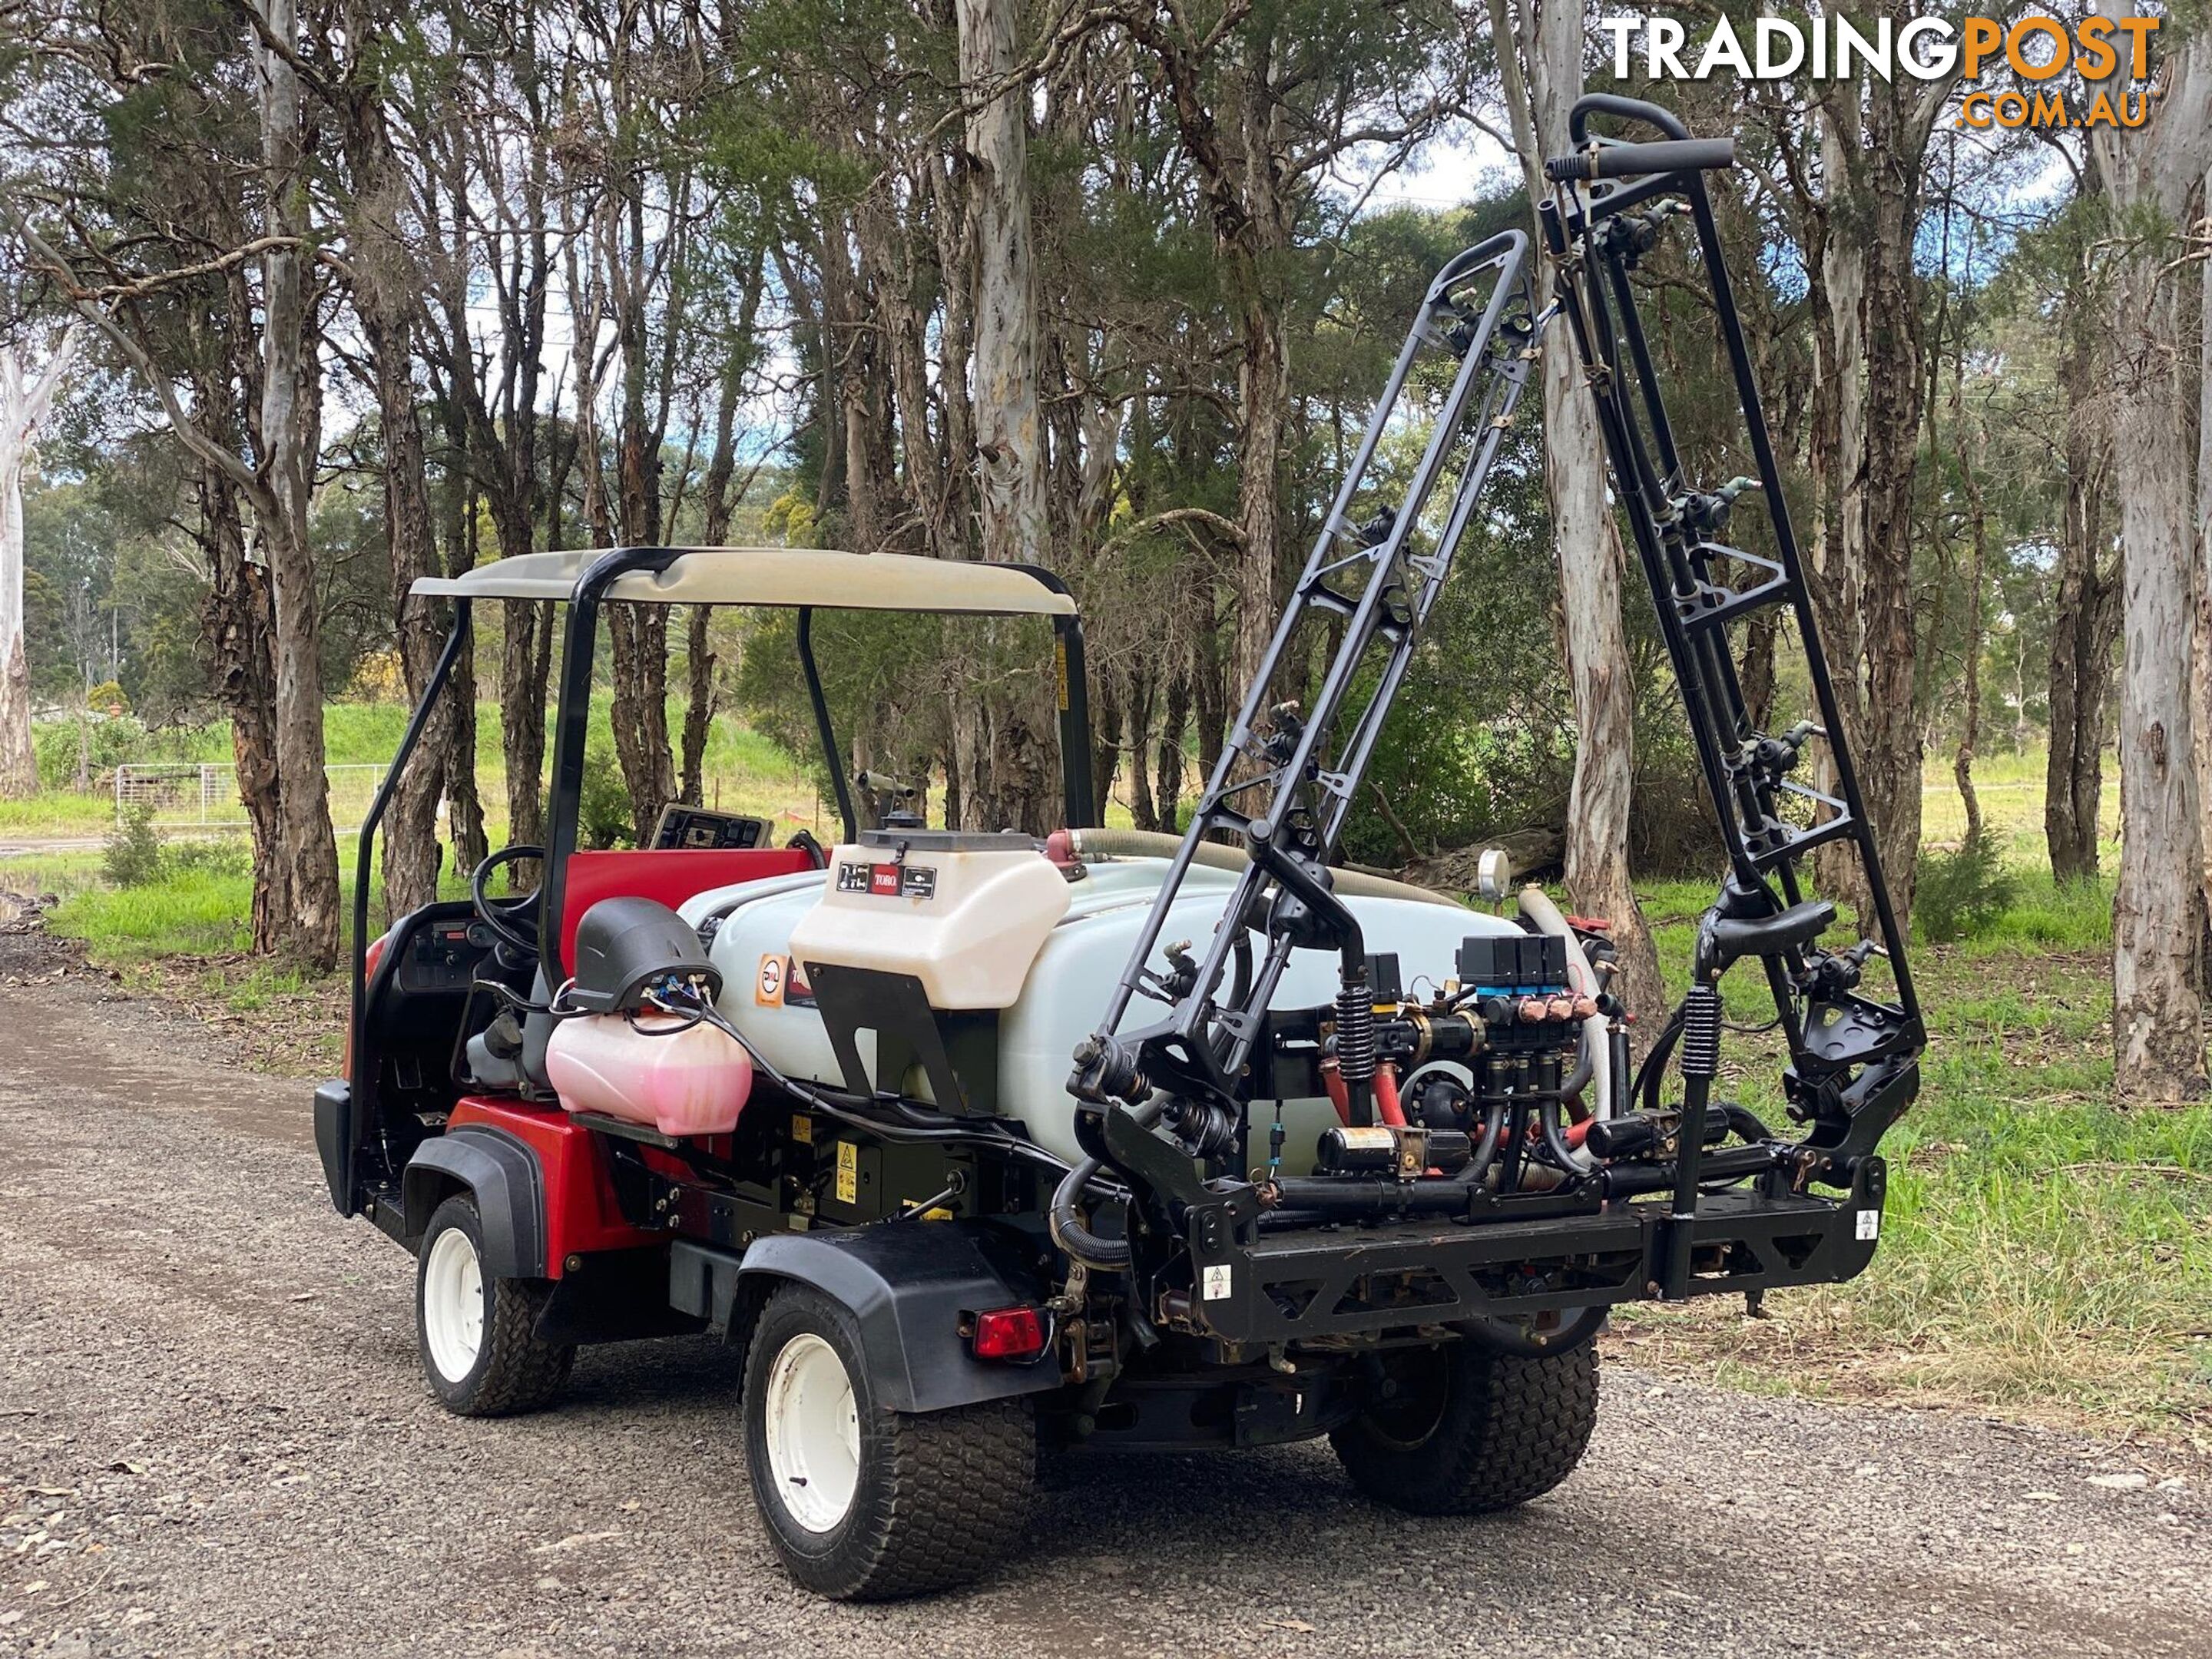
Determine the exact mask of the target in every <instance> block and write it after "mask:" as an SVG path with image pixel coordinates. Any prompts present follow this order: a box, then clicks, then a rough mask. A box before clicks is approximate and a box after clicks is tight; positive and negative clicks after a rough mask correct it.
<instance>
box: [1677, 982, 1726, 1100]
mask: <svg viewBox="0 0 2212 1659" xmlns="http://www.w3.org/2000/svg"><path fill="white" fill-rule="evenodd" d="M1720 1071H1721V998H1720V993H1719V992H1718V991H1717V990H1715V989H1714V988H1713V987H1711V986H1710V985H1703V984H1700V985H1692V987H1690V994H1689V995H1688V996H1687V997H1686V998H1685V999H1684V1000H1683V1004H1682V1075H1683V1076H1684V1077H1706V1078H1710V1077H1718V1076H1719V1075H1720Z"/></svg>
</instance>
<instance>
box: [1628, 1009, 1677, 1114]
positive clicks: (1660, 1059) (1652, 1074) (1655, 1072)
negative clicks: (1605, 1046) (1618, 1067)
mask: <svg viewBox="0 0 2212 1659" xmlns="http://www.w3.org/2000/svg"><path fill="white" fill-rule="evenodd" d="M1681 1035H1682V1010H1681V1007H1680V1005H1677V1006H1676V1007H1675V1009H1674V1012H1673V1013H1671V1014H1669V1015H1668V1017H1667V1023H1666V1024H1664V1025H1662V1026H1661V1027H1660V1028H1659V1035H1658V1036H1656V1037H1655V1038H1653V1039H1652V1042H1651V1046H1650V1048H1647V1049H1645V1050H1644V1063H1643V1064H1642V1065H1641V1066H1638V1067H1637V1068H1636V1081H1635V1082H1634V1083H1633V1084H1632V1085H1630V1088H1629V1091H1628V1092H1629V1094H1630V1095H1631V1096H1632V1097H1634V1098H1635V1099H1636V1100H1637V1101H1638V1103H1639V1104H1640V1105H1641V1106H1642V1108H1643V1109H1644V1110H1645V1111H1647V1112H1656V1111H1657V1110H1658V1109H1659V1091H1660V1089H1661V1087H1662V1085H1664V1083H1665V1080H1666V1076H1667V1060H1668V1056H1669V1055H1671V1054H1673V1053H1674V1043H1675V1041H1676V1039H1677V1038H1679V1037H1680V1036H1681Z"/></svg>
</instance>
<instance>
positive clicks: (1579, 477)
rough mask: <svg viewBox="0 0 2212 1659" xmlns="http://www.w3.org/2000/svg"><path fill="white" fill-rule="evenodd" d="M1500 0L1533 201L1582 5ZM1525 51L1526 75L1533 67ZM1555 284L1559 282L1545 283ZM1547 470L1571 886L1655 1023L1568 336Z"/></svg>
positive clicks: (1630, 716) (1622, 641)
mask: <svg viewBox="0 0 2212 1659" xmlns="http://www.w3.org/2000/svg"><path fill="white" fill-rule="evenodd" d="M1508 3H1509V0H1491V15H1492V27H1493V28H1494V29H1495V30H1496V33H1497V38H1498V40H1499V41H1500V42H1501V43H1504V42H1506V41H1509V40H1510V41H1513V42H1515V43H1516V51H1514V52H1504V51H1501V58H1502V59H1503V60H1504V64H1505V75H1506V97H1507V100H1508V103H1509V104H1510V107H1511V112H1512V117H1513V128H1514V138H1515V143H1516V148H1517V149H1519V150H1520V152H1521V161H1522V173H1523V175H1524V176H1525V178H1526V179H1528V191H1529V197H1530V199H1531V200H1536V199H1541V197H1542V195H1543V183H1542V179H1543V162H1544V157H1545V156H1547V155H1565V153H1566V152H1567V151H1568V150H1569V149H1571V148H1572V145H1571V143H1570V142H1569V140H1568V137H1567V114H1568V112H1569V110H1570V109H1571V108H1572V106H1573V105H1574V101H1575V100H1576V99H1577V98H1578V97H1580V96H1581V95H1582V90H1583V75H1582V52H1583V13H1582V10H1581V9H1580V8H1579V7H1571V6H1568V5H1566V4H1565V3H1562V0H1517V3H1515V4H1514V15H1513V18H1512V21H1511V22H1510V24H1509V23H1508V21H1507V19H1506V16H1505V13H1506V9H1507V6H1508ZM1523 64H1525V66H1526V76H1525V81H1524V76H1523V74H1522V66H1523ZM1547 285H1548V284H1547ZM1543 362H1544V483H1545V491H1546V494H1547V496H1548V498H1549V500H1550V502H1551V513H1552V536H1553V545H1554V546H1555V547H1556V548H1557V549H1558V552H1559V591H1560V598H1561V599H1562V601H1563V608H1564V611H1565V629H1564V632H1565V642H1566V651H1567V669H1568V674H1569V676H1570V678H1571V680H1572V682H1573V685H1574V700H1575V727H1576V749H1575V775H1574V782H1573V785H1572V787H1571V792H1570V793H1569V796H1568V801H1567V846H1566V860H1565V862H1566V878H1567V890H1568V892H1569V894H1570V895H1571V896H1572V897H1573V900H1574V903H1575V908H1577V910H1579V911H1582V912H1583V913H1584V914H1586V915H1599V916H1603V917H1604V918H1606V920H1607V921H1609V922H1610V923H1611V924H1612V937H1613V945H1614V947H1615V949H1616V950H1617V951H1618V952H1619V953H1620V981H1621V988H1620V994H1621V996H1622V998H1623V1000H1625V1001H1626V1003H1627V1004H1628V1006H1629V1010H1630V1012H1632V1013H1633V1014H1634V1015H1635V1016H1636V1017H1637V1018H1638V1019H1642V1020H1646V1021H1649V1022H1650V1023H1651V1024H1652V1025H1653V1027H1654V1029H1656V1024H1657V1021H1658V1019H1659V1018H1662V1015H1663V1010H1664V1007H1665V1004H1666V989H1665V987H1664V985H1663V983H1662V981H1661V979H1660V976H1659V957H1658V952H1657V951H1656V949H1655V948H1654V947H1653V945H1652V943H1651V935H1650V930H1649V929H1648V928H1647V927H1645V926H1644V913H1643V910H1642V908H1640V907H1639V906H1638V903H1637V901H1636V890H1635V888H1634V886H1633V884H1632V883H1631V881H1630V879H1629V872H1628V821H1629V811H1630V792H1631V788H1632V782H1633V780H1634V778H1635V773H1636V757H1635V719H1636V697H1635V688H1634V687H1633V686H1632V684H1630V679H1629V663H1628V642H1627V637H1626V632H1625V630H1624V629H1623V626H1622V623H1621V614H1620V577H1621V569H1622V567H1623V565H1624V563H1625V562H1626V555H1625V554H1624V552H1623V550H1622V548H1621V544H1620V528H1619V526H1617V525H1616V524H1615V523H1614V521H1613V514H1612V513H1611V512H1610V511H1608V510H1607V505H1606V485H1605V473H1604V453H1605V452H1604V449H1603V447H1602V446H1601V443H1600V442H1599V438H1598V431H1597V417H1596V410H1595V406H1594V405H1593V404H1592V403H1591V402H1590V400H1589V398H1588V397H1586V396H1585V395H1584V394H1583V391H1582V389H1581V379H1582V376H1581V372H1580V370H1579V368H1578V367H1577V364H1576V362H1575V358H1574V355H1573V352H1572V351H1571V349H1570V348H1569V345H1568V343H1567V342H1566V341H1565V339H1563V338H1557V337H1555V338H1554V339H1553V341H1552V342H1551V343H1550V344H1549V345H1548V346H1547V349H1545V351H1544V354H1543Z"/></svg>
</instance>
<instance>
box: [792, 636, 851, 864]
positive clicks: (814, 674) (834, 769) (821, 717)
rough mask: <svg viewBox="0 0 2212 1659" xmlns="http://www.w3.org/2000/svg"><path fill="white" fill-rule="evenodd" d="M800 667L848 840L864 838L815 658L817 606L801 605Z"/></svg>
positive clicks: (839, 816)
mask: <svg viewBox="0 0 2212 1659" xmlns="http://www.w3.org/2000/svg"><path fill="white" fill-rule="evenodd" d="M799 671H800V672H801V673H803V674H805V677H806V700H807V701H808V702H811V703H812V704H813V705H814V729H815V731H816V732H817V733H818V734H819V735H820V737H821V739H822V758H823V760H825V761H827V762H828V763H829V787H831V788H832V789H834V790H836V793H837V818H838V821H839V822H840V823H842V824H843V825H844V826H845V839H846V840H847V841H848V842H855V841H858V840H860V820H859V819H858V818H856V817H854V816H853V789H852V786H851V785H850V784H848V783H847V782H846V781H845V757H844V756H843V755H842V753H841V752H840V751H839V750H838V748H837V732H836V727H834V726H832V725H831V724H830V722H829V698H827V697H825V696H823V695H822V671H821V669H820V668H818V667H817V666H816V665H815V661H814V607H813V606H812V605H800V606H799Z"/></svg>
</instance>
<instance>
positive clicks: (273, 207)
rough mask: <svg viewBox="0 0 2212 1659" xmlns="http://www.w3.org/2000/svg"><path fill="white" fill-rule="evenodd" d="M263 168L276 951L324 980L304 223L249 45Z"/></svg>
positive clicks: (280, 90)
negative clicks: (284, 902) (282, 925)
mask: <svg viewBox="0 0 2212 1659" xmlns="http://www.w3.org/2000/svg"><path fill="white" fill-rule="evenodd" d="M255 3H256V5H257V7H258V9H259V11H260V13H261V16H262V20H263V21H264V23H265V24H266V26H267V28H268V32H269V34H270V38H272V39H273V40H277V41H280V42H283V44H284V45H285V46H287V47H288V48H289V46H290V45H291V44H292V43H293V42H294V41H295V40H297V39H298V38H299V27H298V11H297V8H296V5H295V0H255ZM253 56H254V62H255V66H256V68H257V70H258V75H259V78H260V82H261V86H260V117H261V143H262V163H263V167H264V173H265V176H266V179H267V187H268V192H269V208H268V217H269V228H270V231H271V232H272V233H274V234H276V235H279V236H283V237H286V238H296V239H299V241H297V242H288V243H287V245H286V246H281V247H274V248H270V249H269V250H268V251H266V252H264V254H263V255H262V324H261V354H262V362H261V371H262V380H261V407H260V430H259V433H258V438H259V443H258V474H259V479H260V484H261V488H262V489H263V490H264V491H265V492H266V495H267V505H268V506H269V507H270V508H271V509H272V510H270V511H269V512H266V513H256V525H255V528H256V530H257V531H258V534H259V537H260V541H261V546H262V550H263V551H264V554H265V556H266V558H267V562H268V567H269V577H270V592H271V595H272V597H273V599H274V600H275V605H276V764H277V769H278V771H279V773H280V775H282V777H283V791H282V799H281V806H282V811H283V829H284V836H283V841H284V848H283V855H284V857H285V859H286V860H288V861H289V864H290V865H291V899H292V914H291V916H290V918H289V927H288V928H287V930H286V932H287V938H286V941H285V942H286V944H287V945H288V946H289V948H290V949H291V951H293V952H294V953H295V955H297V956H298V957H299V958H300V959H301V962H302V963H304V964H306V965H307V966H308V967H311V968H313V969H318V970H322V971H327V970H328V969H331V967H333V966H335V965H336V963H337V959H338V950H339V918H338V910H339V896H338V865H337V836H336V834H335V832H334V831H333V829H332V828H331V801H330V780H329V777H328V776H327V775H326V774H325V771H324V754H323V671H322V659H321V654H320V650H319V644H320V641H319V623H318V617H317V607H318V603H319V596H318V594H317V592H316V586H315V568H314V554H313V549H312V548H311V546H310V545H309V544H308V539H307V515H308V509H309V507H310V504H311V501H312V499H313V491H314V471H315V459H316V452H317V448H318V442H317V435H318V428H319V420H318V418H317V414H318V408H319V400H320V397H321V392H322V372H321V366H320V364H319V362H317V361H316V353H315V350H314V349H313V343H314V330H313V317H312V315H311V310H312V307H311V303H310V299H309V295H308V293H307V282H306V271H305V259H304V258H303V256H302V253H301V247H300V242H304V240H306V238H307V236H308V234H309V233H310V231H311V229H312V227H311V225H310V223H309V219H308V192H307V158H306V155H305V153H304V152H305V147H304V145H303V143H302V142H301V108H300V97H301V94H300V76H299V72H298V70H296V69H295V67H294V65H293V64H292V63H291V61H290V60H289V58H288V57H287V55H286V53H285V52H281V51H273V50H270V49H269V48H268V47H266V46H258V45H257V46H256V47H255V49H254V54H253Z"/></svg>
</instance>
